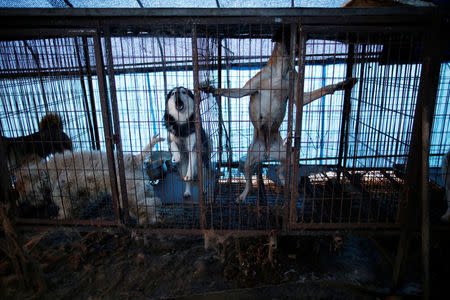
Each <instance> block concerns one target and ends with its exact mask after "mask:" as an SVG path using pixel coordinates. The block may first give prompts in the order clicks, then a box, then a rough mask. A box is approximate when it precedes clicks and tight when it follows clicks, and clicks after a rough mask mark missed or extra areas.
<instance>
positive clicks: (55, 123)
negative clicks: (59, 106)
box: [39, 113, 63, 131]
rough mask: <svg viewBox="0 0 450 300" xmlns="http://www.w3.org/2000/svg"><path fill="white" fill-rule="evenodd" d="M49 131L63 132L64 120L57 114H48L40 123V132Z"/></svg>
mask: <svg viewBox="0 0 450 300" xmlns="http://www.w3.org/2000/svg"><path fill="white" fill-rule="evenodd" d="M48 129H59V130H61V131H62V130H63V121H62V118H61V117H60V116H59V115H57V114H53V113H50V114H46V115H45V116H44V117H43V118H42V119H41V121H40V122H39V131H43V130H48Z"/></svg>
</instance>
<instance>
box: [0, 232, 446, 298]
mask: <svg viewBox="0 0 450 300" xmlns="http://www.w3.org/2000/svg"><path fill="white" fill-rule="evenodd" d="M336 237H337V238H336ZM340 237H342V243H340V242H339V238H340ZM19 240H20V241H21V243H22V245H23V249H24V250H25V253H26V255H27V257H28V258H29V259H30V261H32V262H33V264H34V265H35V266H37V271H36V272H35V274H38V275H35V276H38V277H41V279H42V280H41V281H40V283H39V281H38V280H35V281H33V282H34V283H33V282H32V283H31V284H28V286H23V284H21V282H20V280H19V279H18V277H17V276H16V275H15V272H14V266H13V265H12V264H11V260H10V258H8V257H7V256H6V255H5V253H3V252H2V253H1V257H0V284H1V289H0V298H1V299H33V298H34V299H90V300H94V299H147V298H161V297H163V298H189V299H230V298H231V299H234V298H239V299H253V298H261V299H267V298H269V299H286V298H292V299H294V298H299V297H300V296H301V298H306V299H384V298H386V297H387V296H388V295H389V294H390V290H389V287H390V284H391V274H392V267H391V265H390V263H389V259H385V258H384V256H383V255H382V254H381V252H380V251H379V250H377V249H379V248H377V247H376V246H375V244H374V242H373V240H372V239H370V238H367V237H359V236H355V235H345V234H342V235H339V236H335V237H333V236H331V237H330V236H324V237H292V236H285V237H278V238H276V239H273V238H272V239H270V238H269V237H268V236H261V237H252V238H239V239H236V238H231V237H228V236H222V235H216V234H213V233H208V234H207V235H206V247H207V248H208V249H207V250H205V242H204V237H203V236H199V237H197V236H194V237H192V236H191V237H189V236H164V235H159V236H158V235H136V234H133V233H131V232H125V231H124V232H116V233H111V232H109V233H108V232H88V233H81V232H78V231H54V230H52V231H49V232H40V233H21V234H20V236H19ZM4 243H5V241H4V237H2V238H1V245H2V246H3V245H4ZM377 243H378V244H379V245H382V246H383V247H382V248H383V249H385V250H384V252H385V255H387V256H389V255H390V254H391V255H392V254H393V253H394V250H395V246H396V245H397V242H396V240H395V239H391V240H390V239H384V240H382V241H381V240H378V242H377ZM390 245H391V246H390ZM394 245H395V246H394ZM435 248H436V247H435ZM438 248H439V251H441V252H442V251H444V250H443V249H444V248H442V247H438ZM2 249H4V247H2ZM269 249H271V251H269ZM442 254H443V255H445V253H442ZM418 256H419V257H420V255H418ZM412 257H413V258H412V259H413V260H414V259H416V260H417V257H416V258H414V255H413V256H412ZM419 261H420V259H419ZM415 263H416V262H414V261H410V262H407V264H406V265H407V270H405V271H406V272H405V273H406V276H405V277H404V280H403V281H402V282H401V284H400V291H399V293H400V294H403V295H408V296H410V297H417V296H419V295H420V294H421V284H420V282H421V277H420V272H417V267H412V266H413V264H415ZM445 268H446V269H445V270H444V271H446V272H448V270H449V268H448V266H447V267H445ZM446 278H448V277H446ZM438 279H439V278H438Z"/></svg>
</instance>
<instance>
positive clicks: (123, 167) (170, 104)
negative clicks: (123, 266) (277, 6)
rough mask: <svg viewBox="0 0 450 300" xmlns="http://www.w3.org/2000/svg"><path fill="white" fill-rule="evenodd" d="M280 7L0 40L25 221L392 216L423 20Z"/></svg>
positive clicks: (192, 226) (261, 226) (330, 224)
mask: <svg viewBox="0 0 450 300" xmlns="http://www.w3.org/2000/svg"><path fill="white" fill-rule="evenodd" d="M189 20H190V19H189ZM289 20H290V21H289V22H288V21H286V20H285V21H284V22H280V21H279V20H274V19H264V18H262V19H261V18H253V19H251V22H250V19H249V20H248V21H249V22H244V21H245V20H240V19H236V18H219V19H214V20H213V19H211V18H208V19H205V20H202V19H201V18H199V19H198V20H197V21H196V22H193V23H192V22H188V20H187V19H186V20H185V19H183V18H181V17H180V19H179V20H178V21H177V22H175V23H173V22H169V21H168V19H161V20H160V19H155V20H151V19H149V20H148V24H143V23H145V22H142V20H137V19H136V20H135V19H133V18H130V19H126V20H125V19H124V20H122V21H123V23H120V24H119V23H109V22H106V21H105V23H104V24H103V23H102V24H100V23H99V24H96V25H95V28H96V30H90V29H89V30H87V29H86V28H84V29H83V30H85V31H83V30H81V29H80V31H79V32H76V31H75V33H74V31H70V32H71V33H70V34H67V35H65V33H64V32H62V31H60V32H58V34H56V35H55V37H48V35H46V36H40V35H39V34H37V35H36V34H35V31H30V32H31V33H30V35H32V36H33V38H24V39H12V38H10V39H9V40H8V39H4V40H3V41H1V42H0V53H1V62H0V63H1V66H2V67H1V70H0V89H1V93H0V97H1V107H0V116H1V122H0V123H1V133H2V145H3V146H4V148H5V150H6V155H7V157H6V159H8V161H9V165H8V166H9V173H10V177H11V182H12V184H11V188H12V189H13V190H14V191H15V192H16V194H17V197H16V199H15V200H16V201H15V202H16V204H17V206H18V211H19V216H20V217H21V219H20V221H22V222H36V223H65V224H99V225H116V224H118V223H121V222H123V223H126V224H128V225H131V226H145V227H149V228H150V230H169V231H170V230H184V231H185V232H200V231H201V230H203V229H220V230H234V231H236V230H259V231H267V230H271V229H284V230H287V229H293V230H294V229H302V228H308V227H309V228H311V227H314V228H318V229H321V228H363V227H368V226H374V227H376V226H393V227H395V226H397V225H398V222H399V213H400V208H401V206H400V205H399V203H400V201H402V195H403V193H402V191H403V188H404V186H405V184H407V183H408V182H407V181H408V175H407V173H408V171H407V169H408V165H410V164H411V163H412V162H411V161H410V157H411V151H412V150H411V149H414V147H413V146H412V143H413V142H412V140H413V138H412V137H413V135H414V134H415V131H414V123H415V122H416V119H417V105H416V103H423V102H418V101H419V100H420V99H421V96H420V89H421V85H423V84H424V75H423V74H424V69H423V65H424V57H425V49H426V47H427V45H426V43H425V42H424V40H425V37H426V30H422V31H415V30H413V29H407V28H405V27H404V26H391V27H386V26H379V27H377V26H366V27H364V26H361V27H358V26H339V27H336V28H333V30H328V29H329V28H330V27H327V26H317V25H315V23H314V22H311V23H312V24H313V25H308V24H306V25H305V23H300V22H298V20H297V19H292V18H291V19H289ZM327 20H328V19H326V18H325V19H323V22H325V23H326V22H327ZM328 21H329V20H328ZM333 22H335V23H336V22H339V21H336V20H334V21H333ZM399 23H401V22H400V21H399ZM72 25H73V24H72ZM75 25H76V24H75ZM397 25H398V24H397ZM400 25H401V24H400ZM89 26H93V25H89ZM75 27H76V26H75ZM82 32H84V34H83V33H82ZM380 32H381V33H380ZM50 35H51V34H50ZM443 61H444V60H443ZM448 72H449V69H448V64H446V63H443V64H442V66H441V69H440V83H439V86H438V88H437V90H438V96H437V97H436V105H435V112H434V122H433V127H432V131H431V147H430V159H429V165H430V169H429V178H430V179H431V181H430V184H432V185H433V186H434V188H433V189H435V191H436V192H437V193H440V195H441V196H440V197H442V199H443V195H442V193H443V185H444V183H443V180H442V171H440V170H441V169H440V168H439V167H440V165H441V164H442V158H443V156H444V154H445V153H446V151H447V150H448V148H449V146H450V145H449V139H448V133H449V109H448V102H449V101H448V87H449V86H448V85H449V80H448V77H449V76H448V75H449V74H448ZM425 79H426V78H425ZM425 81H426V80H425ZM418 99H419V100H418ZM420 101H423V100H420ZM19 150H20V151H19ZM415 163H417V162H415ZM26 218H28V220H27V219H26Z"/></svg>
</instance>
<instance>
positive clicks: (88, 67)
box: [82, 36, 100, 150]
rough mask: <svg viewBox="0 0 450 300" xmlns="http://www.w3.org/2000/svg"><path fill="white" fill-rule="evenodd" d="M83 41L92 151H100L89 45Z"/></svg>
mask: <svg viewBox="0 0 450 300" xmlns="http://www.w3.org/2000/svg"><path fill="white" fill-rule="evenodd" d="M82 41H83V54H84V59H85V64H86V77H87V83H88V90H89V97H90V102H91V109H92V123H93V128H94V143H95V144H94V145H93V149H94V150H100V135H99V132H98V120H97V111H96V107H95V106H96V105H95V96H94V87H93V84H92V71H91V59H90V57H89V44H88V39H87V37H85V36H83V37H82Z"/></svg>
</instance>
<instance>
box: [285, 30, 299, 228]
mask: <svg viewBox="0 0 450 300" xmlns="http://www.w3.org/2000/svg"><path fill="white" fill-rule="evenodd" d="M297 32H298V30H297V24H291V25H290V49H289V103H288V125H287V138H286V183H285V185H284V196H283V199H284V202H283V230H288V229H289V220H290V213H289V212H287V209H288V207H289V209H292V207H291V205H289V206H288V199H289V189H291V193H293V191H294V189H296V185H297V183H296V182H294V181H292V183H291V163H292V161H291V156H292V126H293V111H294V101H295V98H294V97H295V79H296V78H295V48H296V45H297ZM292 168H293V169H296V168H298V166H297V165H295V164H293V167H292Z"/></svg>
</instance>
